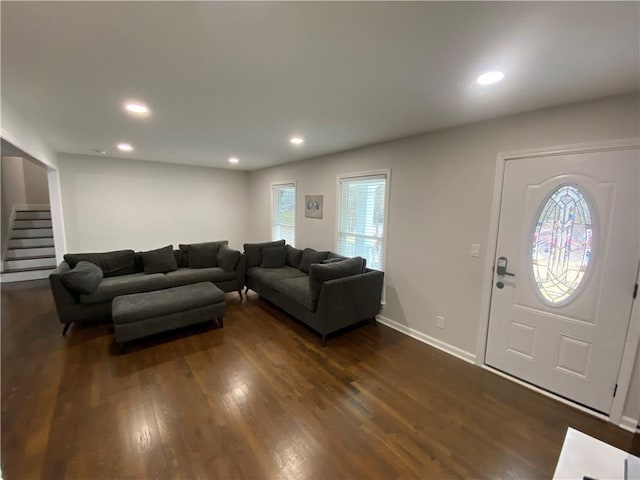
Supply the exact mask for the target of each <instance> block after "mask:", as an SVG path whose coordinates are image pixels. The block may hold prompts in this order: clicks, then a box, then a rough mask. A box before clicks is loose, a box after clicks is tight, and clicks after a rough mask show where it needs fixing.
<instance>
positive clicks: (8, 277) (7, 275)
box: [0, 269, 53, 283]
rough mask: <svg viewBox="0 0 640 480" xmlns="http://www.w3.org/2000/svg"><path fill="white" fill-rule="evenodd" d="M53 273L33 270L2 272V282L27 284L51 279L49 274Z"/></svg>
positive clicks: (48, 270) (49, 270)
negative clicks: (31, 281) (32, 281)
mask: <svg viewBox="0 0 640 480" xmlns="http://www.w3.org/2000/svg"><path fill="white" fill-rule="evenodd" d="M52 271H53V269H45V270H42V269H31V270H18V271H14V272H11V271H7V272H2V273H1V274H0V282H2V283H9V282H25V281H27V280H38V279H41V278H49V274H50V273H51V272H52Z"/></svg>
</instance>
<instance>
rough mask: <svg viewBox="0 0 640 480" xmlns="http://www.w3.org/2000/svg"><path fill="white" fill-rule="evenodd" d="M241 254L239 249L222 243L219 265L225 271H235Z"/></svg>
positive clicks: (219, 252) (219, 251)
mask: <svg viewBox="0 0 640 480" xmlns="http://www.w3.org/2000/svg"><path fill="white" fill-rule="evenodd" d="M241 256H242V254H241V253H240V252H239V251H238V250H234V249H232V248H229V247H227V246H226V245H220V249H219V250H218V266H219V267H221V268H222V269H223V270H224V271H225V272H229V273H230V272H233V271H234V270H235V269H236V266H237V265H238V260H240V257H241Z"/></svg>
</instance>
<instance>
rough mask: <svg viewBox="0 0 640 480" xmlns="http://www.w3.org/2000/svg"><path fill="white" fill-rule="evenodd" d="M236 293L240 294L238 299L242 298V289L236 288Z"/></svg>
mask: <svg viewBox="0 0 640 480" xmlns="http://www.w3.org/2000/svg"><path fill="white" fill-rule="evenodd" d="M238 295H240V300H242V289H240V290H238Z"/></svg>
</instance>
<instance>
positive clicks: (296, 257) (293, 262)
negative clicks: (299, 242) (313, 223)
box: [286, 245, 302, 268]
mask: <svg viewBox="0 0 640 480" xmlns="http://www.w3.org/2000/svg"><path fill="white" fill-rule="evenodd" d="M286 249H287V265H289V266H290V267H293V268H299V267H300V260H302V250H300V249H299V248H296V247H292V246H291V245H287V246H286Z"/></svg>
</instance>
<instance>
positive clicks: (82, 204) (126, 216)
mask: <svg viewBox="0 0 640 480" xmlns="http://www.w3.org/2000/svg"><path fill="white" fill-rule="evenodd" d="M58 160H59V165H60V186H61V194H62V204H63V208H64V216H65V233H66V240H67V250H68V251H70V252H89V251H105V250H116V249H121V248H131V249H134V250H147V249H153V248H159V247H163V246H165V245H167V244H173V245H174V247H176V248H177V245H178V244H179V243H192V242H204V241H211V240H222V239H227V240H229V242H230V246H232V247H233V248H237V249H242V244H243V242H244V241H245V239H246V237H247V228H248V214H249V211H248V199H247V187H248V178H247V173H246V172H239V171H232V170H218V169H212V168H203V167H190V166H178V165H169V164H163V163H155V162H142V161H132V160H121V159H115V158H103V157H101V158H96V157H89V156H73V155H60V156H59V159H58Z"/></svg>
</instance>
